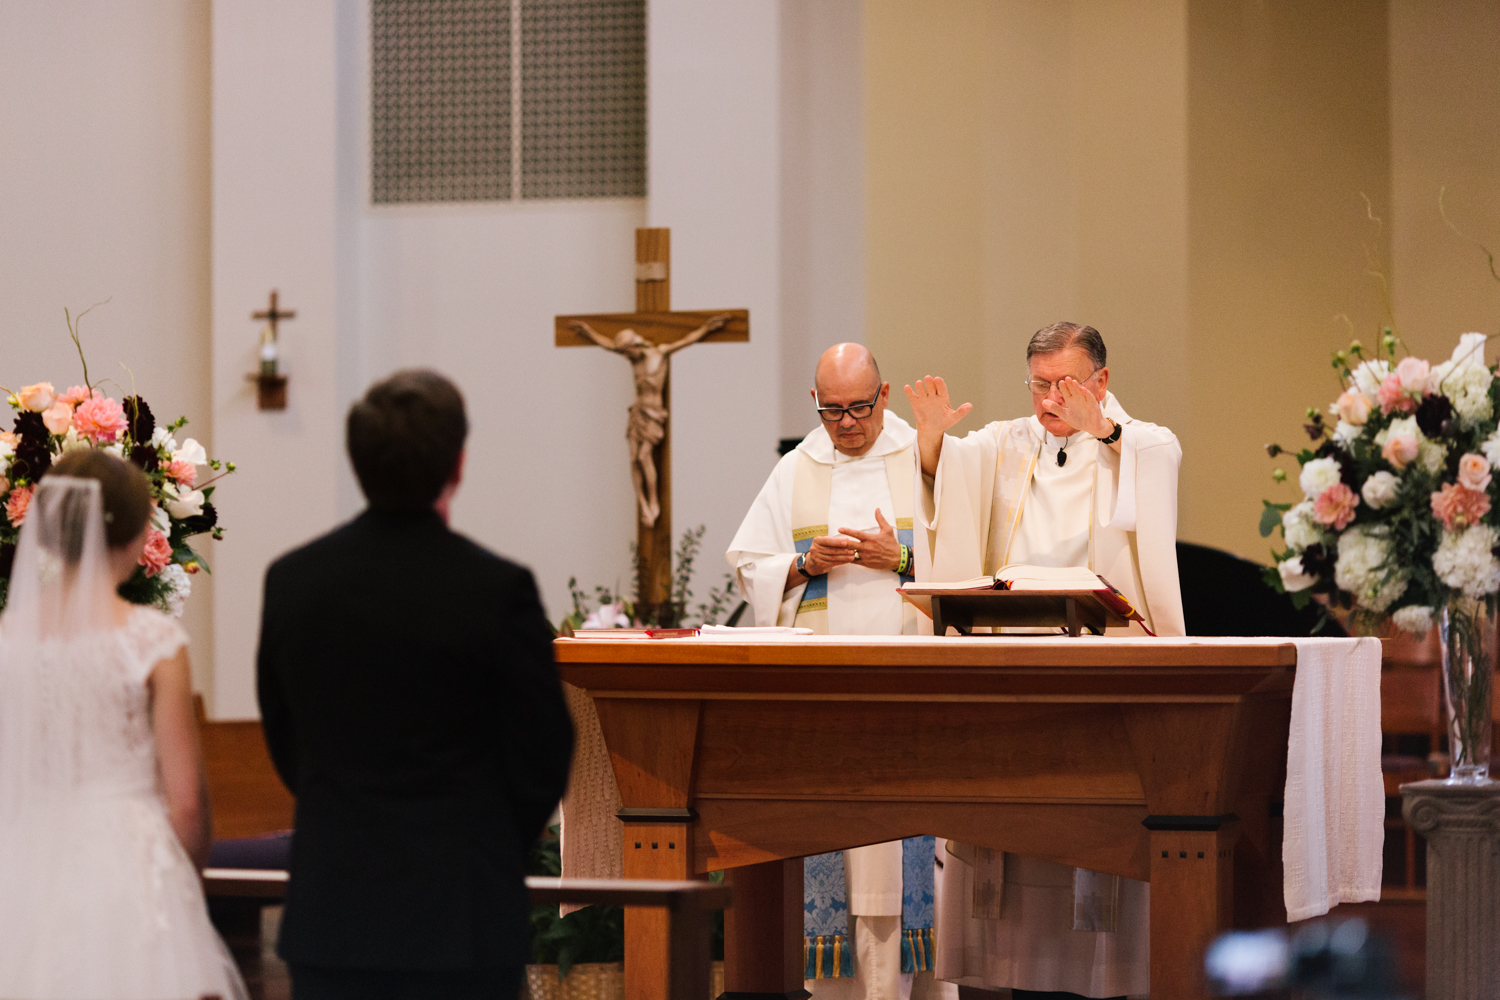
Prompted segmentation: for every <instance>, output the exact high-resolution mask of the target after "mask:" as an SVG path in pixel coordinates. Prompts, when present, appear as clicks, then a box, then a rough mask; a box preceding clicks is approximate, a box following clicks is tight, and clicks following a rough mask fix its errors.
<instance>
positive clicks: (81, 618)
mask: <svg viewBox="0 0 1500 1000" xmlns="http://www.w3.org/2000/svg"><path fill="white" fill-rule="evenodd" d="M104 553H105V550H104V546H103V521H102V515H101V513H100V506H99V502H98V489H97V484H95V483H94V482H93V481H92V480H81V479H68V478H66V477H57V476H54V477H49V478H47V479H44V480H43V481H42V484H41V488H39V489H38V491H37V494H36V496H35V497H34V498H33V500H32V505H31V509H30V511H29V512H28V515H27V521H26V524H25V525H24V527H23V529H22V533H21V540H20V546H19V549H18V551H17V555H16V563H15V569H14V573H13V576H12V583H11V594H10V597H11V600H10V603H9V607H8V608H7V610H6V613H5V615H4V617H3V618H0V997H5V998H7V1000H10V998H15V1000H54V998H55V1000H64V998H67V1000H74V998H78V1000H81V998H90V1000H137V998H138V1000H198V998H201V997H204V996H215V995H216V996H219V997H222V998H224V1000H230V998H240V997H244V996H246V993H245V988H244V984H243V983H242V982H241V980H240V977H239V974H238V972H237V971H236V970H235V967H234V963H233V961H232V959H231V958H230V956H229V953H228V950H227V949H226V948H225V947H224V944H223V942H222V941H221V940H220V939H219V937H218V935H217V934H216V933H215V932H214V929H213V926H212V925H211V924H210V923H209V920H208V915H207V910H206V907H205V904H204V898H203V889H202V885H201V883H200V882H199V880H198V873H197V871H196V869H195V868H194V865H193V862H192V861H191V860H190V859H189V857H188V855H187V853H186V852H185V851H184V850H183V847H182V845H181V843H180V842H179V841H178V839H177V836H176V834H175V833H174V832H173V830H172V827H171V825H170V823H169V821H168V816H167V805H166V800H165V797H164V794H163V792H162V791H161V785H160V780H159V777H158V771H157V756H156V745H155V741H154V738H153V730H152V723H151V703H150V693H149V689H148V688H147V686H146V685H147V678H148V676H149V675H150V672H151V670H152V668H153V667H154V666H155V664H157V663H158V662H160V661H161V660H163V659H165V658H167V657H170V656H172V655H173V654H175V653H176V652H177V651H178V650H179V649H180V648H181V647H182V646H183V645H184V644H185V643H186V642H187V636H186V634H185V633H184V632H183V631H182V628H181V627H180V626H179V625H178V624H177V623H176V621H174V620H173V619H171V618H168V617H167V616H165V615H163V614H161V613H160V612H158V611H155V610H152V609H149V608H135V609H132V610H131V611H130V612H129V613H128V616H127V617H126V619H125V621H124V623H123V624H120V623H119V621H118V619H117V618H116V617H115V613H114V612H113V611H112V610H111V609H110V607H109V605H110V596H111V595H110V593H109V589H110V588H109V586H108V567H107V561H106V560H107V557H106V556H105V554H104ZM101 572H102V573H103V574H104V577H103V582H101V581H100V580H99V579H96V578H95V577H97V576H98V575H99V574H100V573H101Z"/></svg>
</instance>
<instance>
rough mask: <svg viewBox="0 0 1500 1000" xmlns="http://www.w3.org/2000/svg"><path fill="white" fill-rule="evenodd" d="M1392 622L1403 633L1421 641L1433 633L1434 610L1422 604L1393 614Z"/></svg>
mask: <svg viewBox="0 0 1500 1000" xmlns="http://www.w3.org/2000/svg"><path fill="white" fill-rule="evenodd" d="M1391 621H1393V622H1395V623H1396V627H1397V628H1399V629H1400V630H1401V631H1403V632H1410V633H1411V634H1412V635H1414V636H1416V637H1417V638H1419V639H1421V638H1424V637H1425V636H1426V635H1427V633H1428V632H1430V631H1432V609H1431V608H1428V607H1424V606H1422V605H1420V604H1418V605H1413V606H1411V607H1407V608H1400V609H1399V610H1397V611H1395V612H1392V614H1391Z"/></svg>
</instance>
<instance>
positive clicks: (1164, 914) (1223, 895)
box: [1151, 820, 1239, 1000]
mask: <svg viewBox="0 0 1500 1000" xmlns="http://www.w3.org/2000/svg"><path fill="white" fill-rule="evenodd" d="M1238 838H1239V823H1238V822H1237V821H1233V820H1231V821H1228V822H1225V823H1224V824H1223V825H1222V826H1221V827H1219V829H1217V830H1152V831H1151V997H1152V1000H1177V998H1179V997H1180V998H1188V997H1192V998H1197V997H1202V996H1207V993H1208V991H1207V984H1206V982H1205V980H1204V977H1203V956H1204V953H1205V952H1206V951H1207V950H1208V945H1209V943H1210V942H1211V941H1213V939H1214V937H1215V936H1216V935H1218V934H1219V933H1221V932H1223V931H1225V930H1227V929H1228V928H1229V926H1230V922H1231V918H1232V917H1233V915H1234V842H1235V841H1236V840H1237V839H1238Z"/></svg>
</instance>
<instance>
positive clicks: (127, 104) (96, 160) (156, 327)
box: [0, 0, 235, 693]
mask: <svg viewBox="0 0 1500 1000" xmlns="http://www.w3.org/2000/svg"><path fill="white" fill-rule="evenodd" d="M208 22H209V8H208V0H140V2H137V3H130V4H118V3H98V2H88V0H83V2H80V0H68V2H63V0H59V2H55V3H45V4H43V3H26V4H20V3H14V4H0V95H4V96H3V99H0V136H4V140H3V142H4V150H5V152H4V155H0V385H7V386H11V387H12V388H14V387H16V386H19V385H22V384H25V383H28V382H46V381H50V382H53V383H55V384H57V386H58V388H60V389H61V388H66V387H67V386H70V385H75V384H77V383H79V382H81V381H83V374H82V371H81V370H80V368H79V364H78V355H77V353H76V352H75V350H74V348H73V344H72V342H71V341H70V340H69V339H68V330H67V327H66V325H65V324H64V321H63V309H64V307H67V308H70V309H72V310H73V311H74V312H75V313H76V312H77V311H78V310H80V309H85V308H87V307H88V306H89V305H91V304H92V303H95V302H99V301H101V300H103V299H109V300H110V301H109V304H108V305H104V306H100V307H99V308H98V309H96V310H94V312H93V313H92V314H91V315H90V316H89V317H88V318H87V319H85V320H84V322H83V332H82V336H83V343H84V347H85V349H86V351H87V356H88V360H89V377H90V379H93V380H97V379H99V378H101V377H105V378H109V379H111V380H113V381H112V382H111V383H109V384H106V385H105V386H104V389H105V391H106V392H108V393H109V394H110V395H112V396H114V397H115V398H117V399H118V398H119V397H121V396H124V395H128V394H129V393H130V391H131V389H132V386H134V387H135V388H137V389H139V391H140V393H141V395H142V396H144V397H145V398H146V400H147V401H148V402H149V403H150V404H151V406H152V407H153V409H154V412H155V413H156V416H157V418H158V420H162V419H165V420H173V419H176V418H177V417H178V416H180V415H184V414H185V415H186V416H188V417H189V418H190V419H191V420H192V423H191V424H190V425H189V426H188V429H187V432H186V433H188V434H191V435H192V436H193V437H196V438H197V439H198V440H199V441H202V442H203V443H204V444H205V445H210V446H211V445H212V442H213V434H212V417H213V414H212V410H211V408H210V405H209V391H208V371H209V357H208V356H209V342H208V319H209V276H208V245H209V149H208V131H209V97H208V80H209V65H208V30H209V29H208ZM122 365H128V366H129V371H128V372H127V371H126V369H125V368H124V367H122ZM0 410H3V412H4V414H6V416H5V417H4V418H3V419H4V424H5V426H6V427H9V424H10V418H9V414H10V410H9V408H8V407H0ZM230 457H232V456H230ZM231 485H233V480H230V481H229V483H228V484H226V487H227V486H231ZM226 492H227V488H226ZM226 524H227V526H228V530H229V532H230V534H231V537H232V534H233V532H234V530H235V524H234V523H233V522H228V521H226ZM211 558H212V556H210V559H211ZM211 580H212V578H211V577H209V576H207V575H204V574H199V575H198V576H196V577H194V583H193V588H194V592H193V596H192V598H191V600H189V601H188V605H187V611H186V613H185V615H184V619H183V621H184V624H185V625H186V626H187V629H188V633H189V635H190V636H191V638H192V656H193V670H194V675H195V679H196V681H197V683H198V686H199V688H200V690H207V689H208V688H209V687H210V686H211V681H212V676H213V641H212V638H213V628H212V624H213V622H212V607H213V601H212V593H211ZM210 693H211V692H210Z"/></svg>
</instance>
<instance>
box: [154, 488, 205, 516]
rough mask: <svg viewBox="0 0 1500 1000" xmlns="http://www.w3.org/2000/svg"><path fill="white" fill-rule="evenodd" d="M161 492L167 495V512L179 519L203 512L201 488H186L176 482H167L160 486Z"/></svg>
mask: <svg viewBox="0 0 1500 1000" xmlns="http://www.w3.org/2000/svg"><path fill="white" fill-rule="evenodd" d="M162 492H164V493H166V495H167V513H169V514H171V515H172V516H173V517H175V518H177V519H178V520H179V521H180V520H182V519H183V518H185V517H197V516H198V515H199V514H201V513H203V491H202V490H186V489H183V488H182V487H180V486H178V485H177V484H176V483H167V484H166V485H165V486H163V487H162Z"/></svg>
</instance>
